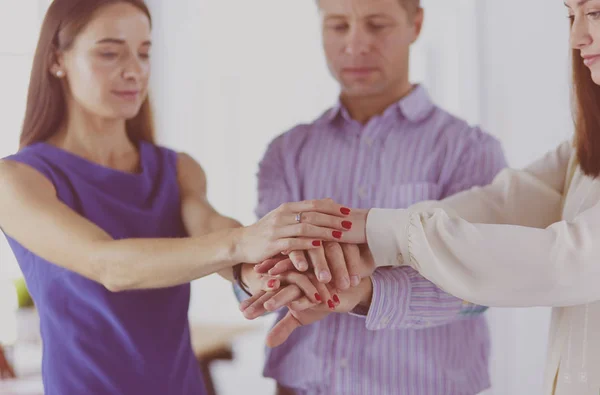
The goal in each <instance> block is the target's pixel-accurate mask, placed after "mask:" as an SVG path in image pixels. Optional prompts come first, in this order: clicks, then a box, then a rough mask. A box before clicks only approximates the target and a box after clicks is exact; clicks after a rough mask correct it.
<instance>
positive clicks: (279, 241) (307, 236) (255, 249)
mask: <svg viewBox="0 0 600 395" xmlns="http://www.w3.org/2000/svg"><path fill="white" fill-rule="evenodd" d="M354 211H355V210H350V209H348V208H346V207H343V206H341V205H339V204H337V203H335V202H334V201H333V200H331V199H321V200H307V201H303V202H296V203H285V204H282V205H281V206H280V207H278V208H277V209H275V210H273V211H271V212H270V213H268V214H267V215H265V216H264V217H263V218H261V219H260V220H259V221H258V222H256V223H255V224H253V225H250V226H246V227H242V228H237V229H235V230H233V231H232V232H233V235H234V238H233V245H232V256H231V260H233V261H237V262H248V263H260V262H262V261H264V260H266V259H268V258H269V257H272V256H275V255H277V254H280V253H282V252H286V253H287V252H290V251H298V250H312V249H315V248H320V247H321V245H322V242H323V241H334V240H342V239H344V241H346V242H352V241H351V239H348V240H346V238H345V237H343V236H344V233H346V232H351V231H352V230H351V229H352V228H353V225H352V223H353V222H354V220H353V219H351V217H353V216H354V217H356V218H357V219H359V218H360V210H359V211H356V214H354ZM365 218H366V217H365ZM359 228H360V227H359ZM354 233H357V232H356V231H354Z"/></svg>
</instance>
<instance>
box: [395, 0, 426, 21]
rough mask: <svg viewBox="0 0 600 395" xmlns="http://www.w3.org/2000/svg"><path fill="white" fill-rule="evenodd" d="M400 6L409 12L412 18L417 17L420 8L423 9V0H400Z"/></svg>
mask: <svg viewBox="0 0 600 395" xmlns="http://www.w3.org/2000/svg"><path fill="white" fill-rule="evenodd" d="M400 4H401V5H402V7H404V9H405V10H406V11H408V14H409V16H411V17H413V16H415V15H416V13H417V11H418V10H419V8H421V0H400Z"/></svg>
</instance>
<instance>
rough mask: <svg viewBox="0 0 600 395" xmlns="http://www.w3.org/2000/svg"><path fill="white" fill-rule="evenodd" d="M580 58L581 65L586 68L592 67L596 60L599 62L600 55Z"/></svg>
mask: <svg viewBox="0 0 600 395" xmlns="http://www.w3.org/2000/svg"><path fill="white" fill-rule="evenodd" d="M582 57H583V64H585V65H586V66H587V67H590V66H592V65H593V64H594V63H596V62H597V61H598V60H600V55H585V56H582Z"/></svg>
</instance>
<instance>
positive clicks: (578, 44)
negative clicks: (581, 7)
mask: <svg viewBox="0 0 600 395" xmlns="http://www.w3.org/2000/svg"><path fill="white" fill-rule="evenodd" d="M569 41H570V44H571V47H572V48H573V49H582V48H585V47H586V46H588V45H590V44H591V43H592V41H593V39H592V36H591V35H590V32H589V26H588V20H587V18H585V17H583V18H578V17H575V19H574V20H573V23H572V25H571V36H570V39H569Z"/></svg>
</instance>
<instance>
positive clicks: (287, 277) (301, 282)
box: [280, 272, 323, 303]
mask: <svg viewBox="0 0 600 395" xmlns="http://www.w3.org/2000/svg"><path fill="white" fill-rule="evenodd" d="M280 277H281V279H282V280H283V281H284V282H285V283H288V284H294V285H296V286H297V287H298V288H300V291H302V293H304V295H306V296H307V297H308V298H309V299H310V300H311V301H312V302H313V303H320V302H322V301H323V298H322V297H321V295H320V294H319V291H318V290H317V287H316V286H315V285H314V284H313V282H312V281H311V279H310V278H309V277H308V276H307V275H306V274H303V273H298V272H288V273H286V274H283V275H282V276H280Z"/></svg>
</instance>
